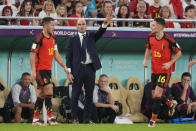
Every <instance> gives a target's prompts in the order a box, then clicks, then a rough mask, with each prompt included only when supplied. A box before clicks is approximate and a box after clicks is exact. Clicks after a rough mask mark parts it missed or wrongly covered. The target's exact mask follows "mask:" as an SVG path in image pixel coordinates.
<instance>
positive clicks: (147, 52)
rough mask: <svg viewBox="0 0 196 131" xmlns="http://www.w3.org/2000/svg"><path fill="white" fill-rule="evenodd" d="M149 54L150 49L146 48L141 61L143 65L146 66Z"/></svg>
mask: <svg viewBox="0 0 196 131" xmlns="http://www.w3.org/2000/svg"><path fill="white" fill-rule="evenodd" d="M150 55H151V49H148V48H146V52H145V56H144V61H143V66H144V67H148V58H149V57H150Z"/></svg>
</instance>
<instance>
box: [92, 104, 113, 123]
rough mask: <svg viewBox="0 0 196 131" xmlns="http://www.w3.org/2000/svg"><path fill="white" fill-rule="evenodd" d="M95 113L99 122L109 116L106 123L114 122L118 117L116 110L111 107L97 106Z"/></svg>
mask: <svg viewBox="0 0 196 131" xmlns="http://www.w3.org/2000/svg"><path fill="white" fill-rule="evenodd" d="M95 115H96V117H97V118H96V119H97V120H98V123H101V122H102V119H103V118H107V121H106V123H114V120H115V118H116V112H115V111H114V110H113V109H111V108H103V107H96V114H95Z"/></svg>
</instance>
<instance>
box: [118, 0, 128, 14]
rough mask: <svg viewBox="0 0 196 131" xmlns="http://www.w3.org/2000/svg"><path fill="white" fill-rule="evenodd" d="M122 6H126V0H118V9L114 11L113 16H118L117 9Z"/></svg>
mask: <svg viewBox="0 0 196 131" xmlns="http://www.w3.org/2000/svg"><path fill="white" fill-rule="evenodd" d="M122 5H128V0H119V1H118V7H117V8H116V9H115V14H116V15H117V14H118V11H119V8H120V7H121V6H122ZM129 14H130V11H129Z"/></svg>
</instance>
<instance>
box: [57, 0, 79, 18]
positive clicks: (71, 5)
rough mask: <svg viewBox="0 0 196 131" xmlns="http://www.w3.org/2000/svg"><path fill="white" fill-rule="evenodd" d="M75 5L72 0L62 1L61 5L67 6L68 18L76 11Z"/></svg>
mask: <svg viewBox="0 0 196 131" xmlns="http://www.w3.org/2000/svg"><path fill="white" fill-rule="evenodd" d="M74 3H75V1H72V0H60V2H59V5H65V6H66V9H67V11H66V12H67V16H68V17H69V16H71V15H72V14H73V10H74Z"/></svg>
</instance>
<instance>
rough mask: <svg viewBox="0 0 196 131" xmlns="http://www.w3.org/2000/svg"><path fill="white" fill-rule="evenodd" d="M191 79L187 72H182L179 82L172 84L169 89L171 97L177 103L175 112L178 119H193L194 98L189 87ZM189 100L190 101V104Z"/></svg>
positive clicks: (195, 98)
mask: <svg viewBox="0 0 196 131" xmlns="http://www.w3.org/2000/svg"><path fill="white" fill-rule="evenodd" d="M191 77H192V76H191V74H190V73H189V72H184V73H183V74H182V76H181V82H178V83H176V84H173V85H172V88H171V89H172V95H173V96H174V99H175V100H176V101H177V102H178V105H177V111H178V116H179V117H193V115H194V113H196V96H195V94H194V92H193V88H192V87H191V85H190V82H191ZM189 98H190V99H191V102H190V103H189V100H188V99H189ZM195 116H196V115H195ZM195 118H196V117H195Z"/></svg>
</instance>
